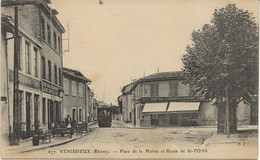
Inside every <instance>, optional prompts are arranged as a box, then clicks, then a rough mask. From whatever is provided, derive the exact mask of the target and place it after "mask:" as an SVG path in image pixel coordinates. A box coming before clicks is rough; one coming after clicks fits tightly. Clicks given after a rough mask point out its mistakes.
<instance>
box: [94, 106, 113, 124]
mask: <svg viewBox="0 0 260 160" xmlns="http://www.w3.org/2000/svg"><path fill="white" fill-rule="evenodd" d="M111 111H112V107H111V106H105V105H104V106H99V107H98V110H97V115H98V117H97V119H98V126H99V127H100V128H101V127H111V123H112V112H111Z"/></svg>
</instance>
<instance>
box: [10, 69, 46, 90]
mask: <svg viewBox="0 0 260 160" xmlns="http://www.w3.org/2000/svg"><path fill="white" fill-rule="evenodd" d="M13 80H14V72H13V71H12V70H9V81H10V82H13ZM19 84H21V85H24V86H27V87H31V88H34V89H38V90H40V89H41V82H40V81H38V80H36V79H33V78H31V77H29V76H26V75H23V74H21V73H19Z"/></svg>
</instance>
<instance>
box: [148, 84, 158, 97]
mask: <svg viewBox="0 0 260 160" xmlns="http://www.w3.org/2000/svg"><path fill="white" fill-rule="evenodd" d="M150 88H151V91H150V92H151V97H158V96H159V83H154V84H151V85H150Z"/></svg>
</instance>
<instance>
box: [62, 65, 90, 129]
mask: <svg viewBox="0 0 260 160" xmlns="http://www.w3.org/2000/svg"><path fill="white" fill-rule="evenodd" d="M63 77H64V78H63V85H64V97H63V114H62V115H63V117H62V119H63V120H64V119H65V118H66V117H67V116H68V115H69V116H70V118H71V119H72V121H73V122H74V123H75V124H80V123H83V122H87V118H86V112H87V111H88V108H87V104H86V88H87V87H88V86H87V85H89V84H90V83H91V80H89V79H87V78H86V77H85V76H84V75H83V74H82V73H81V72H80V71H77V70H73V69H69V68H65V67H64V68H63Z"/></svg>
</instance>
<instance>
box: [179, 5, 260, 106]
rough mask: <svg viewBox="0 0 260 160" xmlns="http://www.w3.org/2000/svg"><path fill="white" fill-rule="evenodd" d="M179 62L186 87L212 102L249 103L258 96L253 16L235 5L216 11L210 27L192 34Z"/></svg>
mask: <svg viewBox="0 0 260 160" xmlns="http://www.w3.org/2000/svg"><path fill="white" fill-rule="evenodd" d="M191 37H192V38H191V39H192V41H193V44H191V45H188V46H187V47H186V52H187V54H185V55H184V56H183V58H182V61H183V65H184V66H183V72H184V77H185V78H186V83H190V84H192V85H195V86H197V87H198V88H197V90H196V92H197V93H199V94H200V95H204V96H206V97H207V98H211V99H214V98H216V99H222V98H223V97H225V88H226V87H228V90H229V94H230V97H231V99H236V100H238V101H241V100H243V101H245V102H250V95H256V94H257V93H258V92H257V90H258V26H257V23H256V22H255V19H254V17H253V16H252V13H250V12H249V11H247V10H246V11H244V10H242V9H238V8H237V7H236V5H235V4H228V5H227V6H226V7H225V8H221V9H215V12H214V14H213V19H212V20H211V24H205V25H204V26H203V27H202V29H201V30H197V31H193V33H192V35H191Z"/></svg>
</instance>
